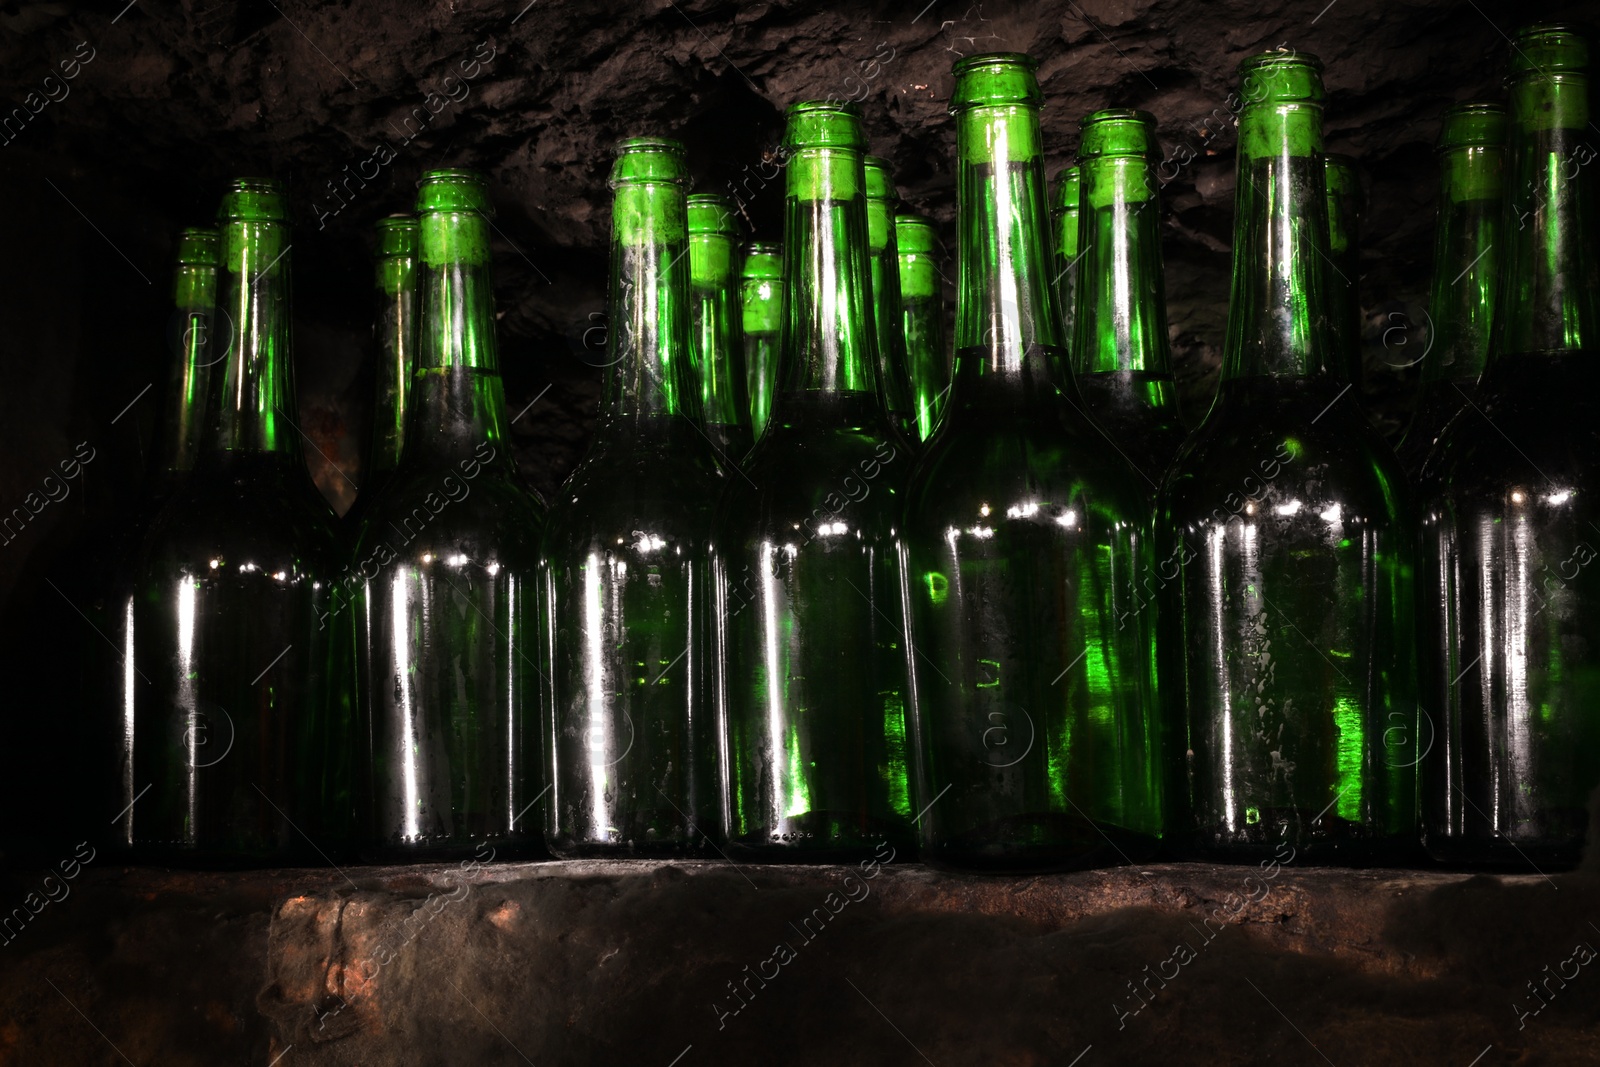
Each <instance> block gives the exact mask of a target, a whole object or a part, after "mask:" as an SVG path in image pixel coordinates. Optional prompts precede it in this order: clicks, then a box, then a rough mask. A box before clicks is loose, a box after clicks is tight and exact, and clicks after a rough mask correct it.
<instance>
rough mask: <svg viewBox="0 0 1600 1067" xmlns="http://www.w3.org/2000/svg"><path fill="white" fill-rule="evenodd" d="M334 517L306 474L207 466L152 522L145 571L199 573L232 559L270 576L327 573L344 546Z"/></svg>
mask: <svg viewBox="0 0 1600 1067" xmlns="http://www.w3.org/2000/svg"><path fill="white" fill-rule="evenodd" d="M337 522H338V520H337V518H336V517H335V516H334V513H333V509H332V508H331V507H329V505H328V503H327V501H326V500H324V499H323V497H322V494H321V493H319V492H318V491H317V489H316V487H315V486H314V485H313V484H312V482H311V479H310V476H309V475H306V476H304V477H297V472H295V471H286V470H276V469H273V468H272V467H270V466H268V465H261V464H232V465H229V466H227V467H211V468H203V469H200V470H196V471H195V472H194V473H193V475H191V476H190V477H189V478H188V479H187V480H186V481H185V482H184V484H183V485H182V486H181V487H180V488H179V489H177V490H176V491H175V492H174V493H173V494H172V496H171V497H170V498H169V499H168V501H167V503H166V504H165V506H163V507H162V509H161V511H160V513H159V514H158V515H157V516H156V517H155V518H154V520H153V521H152V522H151V523H150V525H149V528H148V530H147V532H146V534H145V536H144V539H143V545H142V548H141V552H140V559H141V564H140V569H141V570H143V571H146V572H151V571H163V572H166V571H171V570H173V569H177V570H180V571H184V572H185V573H188V572H191V571H194V572H199V571H204V570H207V569H210V568H211V563H212V561H214V560H232V561H235V562H241V563H244V562H249V563H250V564H251V565H252V566H254V567H256V568H257V569H260V570H263V571H266V572H270V573H278V572H281V571H284V570H286V569H287V570H294V571H301V570H310V571H312V572H313V573H316V572H321V571H326V570H328V569H330V568H332V567H333V565H334V564H335V562H336V561H338V560H339V559H340V558H341V556H342V555H343V551H344V549H345V547H346V546H345V543H344V541H343V540H342V539H341V536H340V534H339V532H338V529H337ZM223 565H226V564H223Z"/></svg>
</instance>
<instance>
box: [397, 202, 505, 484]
mask: <svg viewBox="0 0 1600 1067" xmlns="http://www.w3.org/2000/svg"><path fill="white" fill-rule="evenodd" d="M418 223H419V228H420V234H419V237H420V245H421V256H420V258H421V264H420V267H419V273H418V281H417V299H418V302H419V303H420V305H421V321H420V323H419V326H418V343H417V362H416V369H415V371H414V372H413V374H412V379H411V389H410V393H411V395H410V396H408V397H407V405H408V407H409V409H410V410H409V411H408V412H407V413H406V439H405V447H404V450H403V455H404V462H405V463H406V464H407V465H413V464H424V463H431V462H435V461H442V462H452V461H454V460H456V459H458V458H464V457H466V456H469V455H473V454H474V453H475V451H476V450H477V449H478V448H479V446H480V445H481V444H483V443H484V442H488V443H489V444H490V445H498V444H501V443H502V442H503V441H504V440H505V426H506V414H505V407H506V402H505V386H504V385H503V383H502V382H501V380H500V363H499V357H498V354H497V351H496V347H495V319H494V285H493V282H492V279H491V277H490V271H489V223H488V220H487V219H485V218H484V217H483V216H482V215H480V214H478V213H477V212H454V211H436V212H426V213H424V214H423V215H422V217H421V218H420V219H419V220H418Z"/></svg>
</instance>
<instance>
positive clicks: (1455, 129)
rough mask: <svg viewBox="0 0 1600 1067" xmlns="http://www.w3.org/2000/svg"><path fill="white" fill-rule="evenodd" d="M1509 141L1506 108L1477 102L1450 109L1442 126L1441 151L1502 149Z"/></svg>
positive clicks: (1439, 144)
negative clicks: (1507, 138)
mask: <svg viewBox="0 0 1600 1067" xmlns="http://www.w3.org/2000/svg"><path fill="white" fill-rule="evenodd" d="M1505 140H1506V109H1505V105H1503V104H1499V103H1494V102H1491V101H1482V100H1480V101H1473V102H1471V103H1466V104H1456V105H1455V106H1454V107H1450V108H1446V109H1445V113H1444V119H1443V121H1442V122H1441V124H1440V126H1439V143H1438V145H1437V150H1438V151H1440V152H1445V151H1448V150H1450V149H1452V148H1502V147H1504V146H1505Z"/></svg>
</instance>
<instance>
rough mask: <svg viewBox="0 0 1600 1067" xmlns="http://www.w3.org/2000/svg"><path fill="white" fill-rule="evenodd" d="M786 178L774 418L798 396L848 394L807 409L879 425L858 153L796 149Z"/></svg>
mask: <svg viewBox="0 0 1600 1067" xmlns="http://www.w3.org/2000/svg"><path fill="white" fill-rule="evenodd" d="M788 181H789V195H788V203H787V205H786V213H787V218H786V220H785V226H784V250H783V254H784V267H785V270H784V277H785V278H786V279H787V284H788V286H789V292H788V296H787V298H786V299H785V300H784V302H783V304H784V324H783V341H782V353H783V354H782V357H781V360H780V366H781V368H782V369H781V372H780V373H781V374H782V381H781V382H780V387H779V392H778V395H777V397H776V398H775V399H774V403H773V411H772V419H773V421H774V422H777V423H783V424H785V425H789V424H792V423H794V422H795V416H794V415H791V414H790V413H789V411H788V410H787V408H788V406H789V404H790V400H789V397H790V396H792V395H795V394H817V397H813V399H817V398H819V397H821V396H825V395H829V394H838V395H841V396H843V395H845V394H850V399H849V402H848V403H845V404H842V405H840V404H832V403H820V404H808V405H807V411H808V412H809V411H812V410H816V411H834V410H839V411H847V412H849V414H848V415H847V416H846V417H847V419H848V420H849V421H850V422H851V423H852V424H855V423H856V422H857V421H859V420H863V419H865V420H866V421H878V422H882V421H883V420H882V416H881V413H880V415H879V416H878V418H877V419H876V420H872V419H870V418H869V417H868V416H869V415H870V411H869V410H868V409H869V408H873V407H877V404H878V402H877V397H878V372H877V355H878V341H877V334H876V332H875V331H876V326H875V320H874V317H873V314H872V274H871V268H870V264H869V261H868V249H867V213H866V197H865V196H864V195H863V191H862V182H863V171H862V166H861V153H860V152H859V151H856V150H853V149H847V148H810V147H803V148H800V149H799V150H798V151H796V152H795V154H794V156H793V158H792V159H791V161H790V164H789V178H788ZM869 398H870V404H869V403H868V399H869Z"/></svg>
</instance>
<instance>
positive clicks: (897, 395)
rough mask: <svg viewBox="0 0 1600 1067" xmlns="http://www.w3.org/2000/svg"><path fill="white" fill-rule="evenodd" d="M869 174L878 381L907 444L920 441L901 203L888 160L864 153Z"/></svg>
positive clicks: (886, 406)
mask: <svg viewBox="0 0 1600 1067" xmlns="http://www.w3.org/2000/svg"><path fill="white" fill-rule="evenodd" d="M861 163H862V166H863V167H864V168H865V172H866V176H867V246H868V252H869V255H870V257H871V259H870V270H871V272H872V325H873V328H874V329H875V330H876V332H877V335H878V385H879V387H880V388H882V390H883V405H884V411H885V413H887V414H888V416H889V422H890V424H891V425H892V426H893V427H894V428H895V429H896V430H897V431H899V433H900V435H901V437H903V438H904V442H905V444H906V446H907V447H910V446H911V445H914V444H916V442H917V441H918V440H919V438H918V437H917V430H916V425H915V424H916V412H915V410H914V404H913V402H912V393H911V374H910V370H909V368H908V366H907V361H906V338H905V333H904V332H903V330H902V327H901V321H902V318H903V316H904V308H903V305H902V304H901V301H900V256H899V254H898V252H897V251H896V249H895V229H894V210H895V208H896V207H897V206H898V205H899V203H900V197H899V195H898V194H897V193H896V192H895V188H894V175H893V174H892V173H890V171H889V163H888V161H887V160H883V159H879V158H878V157H877V156H864V157H862V161H861Z"/></svg>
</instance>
